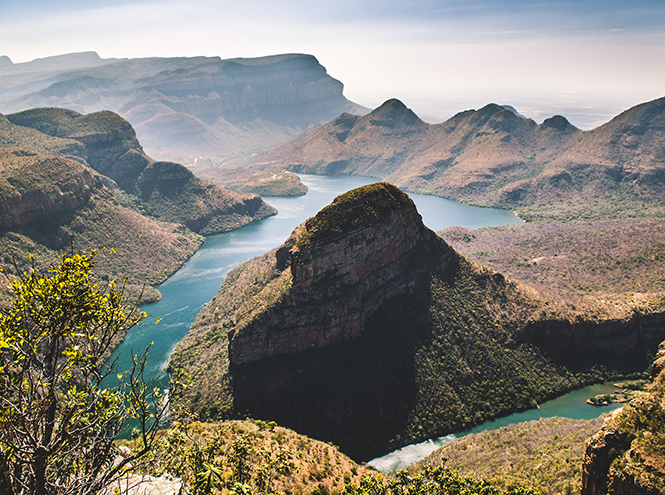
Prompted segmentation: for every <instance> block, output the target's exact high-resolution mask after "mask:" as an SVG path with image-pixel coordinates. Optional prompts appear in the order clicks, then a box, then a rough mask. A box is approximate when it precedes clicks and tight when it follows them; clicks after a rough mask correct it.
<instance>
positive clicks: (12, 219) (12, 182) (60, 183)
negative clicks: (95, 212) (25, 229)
mask: <svg viewBox="0 0 665 495" xmlns="http://www.w3.org/2000/svg"><path fill="white" fill-rule="evenodd" d="M0 163H2V167H0V228H1V229H12V228H15V227H21V226H25V225H28V224H30V223H32V222H35V221H38V220H42V221H43V220H45V219H47V218H49V217H50V216H52V215H57V214H61V213H68V212H73V211H75V210H77V209H79V208H81V207H82V206H83V205H85V204H86V203H87V201H88V200H89V199H90V197H91V196H92V194H93V192H94V191H95V190H96V189H99V188H101V187H102V181H101V179H100V178H99V176H97V175H94V174H93V173H92V172H91V171H90V169H89V168H87V167H85V166H83V165H81V164H79V163H77V162H75V161H73V160H67V159H65V158H58V157H50V156H43V155H39V154H37V153H33V152H31V151H27V150H22V149H11V148H0Z"/></svg>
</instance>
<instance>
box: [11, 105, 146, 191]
mask: <svg viewBox="0 0 665 495" xmlns="http://www.w3.org/2000/svg"><path fill="white" fill-rule="evenodd" d="M7 119H8V120H9V121H10V122H11V123H13V124H15V125H19V126H23V127H28V128H31V129H35V130H37V131H39V132H42V133H44V134H47V135H49V136H53V137H58V138H67V139H73V140H75V141H78V142H80V143H81V144H83V145H84V146H85V148H84V150H83V153H82V155H81V158H82V159H83V160H84V161H85V163H86V164H87V165H88V166H90V167H91V168H93V169H94V170H96V171H97V172H99V173H101V174H104V175H105V176H107V177H110V178H111V179H113V180H114V181H115V182H116V183H117V184H118V185H119V186H120V187H121V188H122V189H125V190H126V191H128V192H131V191H132V190H133V188H134V184H135V183H136V180H137V179H138V177H139V176H140V175H141V173H142V172H143V170H144V169H145V168H146V166H148V164H149V163H150V161H151V160H150V159H149V158H148V157H147V156H146V154H145V153H144V152H143V148H142V147H141V145H140V144H139V142H138V139H136V133H135V132H134V129H133V128H132V126H131V125H130V123H129V122H127V121H126V120H125V119H123V118H122V117H120V116H119V115H117V114H115V113H113V112H108V111H103V112H97V113H93V114H89V115H82V114H80V113H78V112H74V111H73V110H66V109H63V108H35V109H32V110H26V111H24V112H20V113H17V114H13V115H8V116H7Z"/></svg>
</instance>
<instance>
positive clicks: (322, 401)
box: [170, 183, 665, 459]
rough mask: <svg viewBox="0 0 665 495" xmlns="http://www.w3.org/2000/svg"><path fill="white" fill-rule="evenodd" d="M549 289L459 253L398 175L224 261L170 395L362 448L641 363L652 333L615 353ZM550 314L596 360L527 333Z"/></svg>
mask: <svg viewBox="0 0 665 495" xmlns="http://www.w3.org/2000/svg"><path fill="white" fill-rule="evenodd" d="M547 303H548V301H546V300H544V299H543V298H542V297H541V296H540V295H539V294H538V293H536V292H535V291H533V290H531V289H528V288H527V287H525V286H522V285H520V284H518V283H516V282H513V281H510V280H508V279H506V278H505V277H504V276H502V275H501V274H500V273H497V272H495V271H493V270H490V269H487V268H484V267H482V266H479V265H476V264H475V263H472V262H470V261H469V260H467V259H465V258H464V257H462V256H460V255H459V254H458V253H456V252H455V251H454V250H453V249H452V248H450V246H448V245H447V244H446V243H445V242H444V241H443V240H442V239H440V238H438V237H437V236H436V235H435V234H434V233H432V232H431V231H429V230H428V229H427V228H426V227H424V225H423V224H422V221H421V220H420V218H419V215H418V213H417V211H416V210H415V207H414V206H413V203H412V202H411V201H410V199H409V198H408V197H407V196H406V195H405V194H404V193H403V192H401V191H400V190H399V189H397V188H395V187H394V186H392V185H390V184H386V183H379V184H374V185H370V186H365V187H363V188H359V189H356V190H353V191H350V192H348V193H346V194H344V195H342V196H340V197H338V198H337V199H336V200H335V201H334V202H333V203H332V204H331V205H330V206H328V207H326V208H324V209H323V210H322V211H321V212H319V214H317V215H316V216H315V217H313V218H311V219H309V220H308V221H307V222H305V223H304V224H302V225H301V226H300V227H298V228H296V230H295V231H294V232H293V234H292V235H291V237H290V238H289V239H288V240H287V242H286V243H285V244H284V245H282V246H281V247H279V248H277V249H275V250H273V251H271V252H269V253H267V254H266V255H264V256H262V257H259V258H256V259H254V260H251V261H249V262H246V263H244V264H242V265H241V266H240V267H238V268H236V269H235V270H233V271H232V272H231V273H230V274H229V275H228V277H227V279H226V280H225V281H224V283H223V284H222V288H221V289H220V292H219V293H218V295H217V296H216V297H215V298H214V299H213V300H212V301H211V302H210V303H209V304H208V305H206V307H205V308H204V309H203V310H202V311H201V313H200V314H199V316H198V318H197V320H196V322H195V323H194V324H193V325H192V328H191V330H190V332H189V334H188V335H187V336H186V337H185V338H184V339H183V340H182V341H181V342H180V343H179V344H178V346H177V348H176V351H175V353H174V354H173V356H172V359H171V363H170V367H171V368H172V369H177V368H183V369H184V370H185V371H186V372H188V373H191V374H192V375H193V378H194V380H195V382H196V384H197V386H196V387H195V388H194V389H191V390H189V391H187V392H186V393H185V394H184V395H182V396H180V397H174V398H173V400H174V402H175V403H179V404H185V405H186V406H187V407H188V408H189V409H190V410H193V411H195V412H196V413H197V414H198V415H199V417H200V418H201V419H213V418H214V419H218V418H225V417H232V416H234V415H244V414H248V415H250V416H252V417H256V418H261V419H265V420H274V421H277V422H278V423H280V424H283V425H286V426H288V427H291V428H294V429H296V430H297V431H300V432H302V433H304V434H307V435H310V436H314V437H316V438H320V439H323V440H326V441H331V442H333V443H335V444H336V445H339V446H340V448H341V449H342V450H343V451H344V452H346V453H348V454H349V455H351V456H352V457H354V458H356V459H367V458H370V457H372V456H374V455H378V454H380V453H384V452H386V451H388V450H390V449H393V448H396V447H399V446H402V445H404V444H406V443H410V442H412V441H414V440H418V439H424V438H429V437H432V436H436V435H442V434H446V433H449V432H452V431H456V430H458V429H462V428H464V427H468V426H471V425H473V424H477V423H479V422H481V421H482V420H484V419H488V418H491V417H495V416H499V415H503V414H505V413H507V412H509V411H514V410H518V409H525V408H528V407H532V406H533V405H534V404H535V403H537V402H540V401H542V400H544V399H546V398H550V397H553V396H555V395H557V394H560V393H562V392H564V391H566V390H570V389H572V388H575V387H577V386H581V385H583V384H585V383H589V382H593V381H595V380H598V379H599V378H600V377H601V375H599V373H598V369H597V368H595V366H598V365H604V366H606V367H607V368H608V369H623V370H633V371H635V370H640V369H643V364H644V362H646V359H647V358H646V351H647V350H648V348H650V345H651V344H650V343H651V340H650V339H646V340H641V341H640V345H636V346H634V350H635V352H634V353H633V354H632V355H630V356H629V357H630V359H624V360H621V359H619V360H616V359H615V358H616V355H619V354H620V353H618V352H617V353H616V354H611V353H606V352H605V351H606V350H607V345H608V342H607V341H603V340H602V339H600V340H596V338H597V337H598V335H597V334H595V333H594V332H595V331H596V322H586V323H585V322H584V321H577V322H576V323H575V320H567V319H557V318H556V315H557V314H558V313H557V311H558V309H560V308H557V307H555V306H556V305H548V304H547ZM539 321H542V322H547V321H556V324H555V325H554V326H553V327H552V331H553V332H555V333H556V332H559V333H560V334H561V335H564V334H565V335H568V334H567V333H566V332H568V333H570V332H575V333H577V334H578V335H577V338H578V339H579V340H580V341H584V342H587V343H588V345H587V347H586V348H585V352H588V353H589V354H592V355H594V357H597V358H598V359H593V360H589V361H588V362H587V361H584V360H582V361H577V362H576V363H574V364H575V365H574V366H571V363H570V362H569V361H567V360H565V359H561V353H559V352H557V349H556V347H555V346H554V345H551V343H549V342H544V341H539V340H538V339H537V338H536V337H538V333H537V332H536V333H535V334H530V333H529V332H525V329H527V328H533V327H532V326H533V325H537V324H538V322H539ZM620 331H623V330H620ZM630 331H631V330H630V329H627V330H626V332H627V333H630ZM614 337H617V335H615V336H614ZM650 337H653V338H657V339H658V340H656V342H658V341H660V340H661V339H662V338H663V337H665V329H664V328H663V327H662V326H658V327H657V328H656V329H655V331H654V332H653V333H652V334H650ZM545 340H546V339H545ZM615 343H616V344H617V345H620V346H621V347H622V349H623V350H626V348H629V347H630V346H632V345H633V341H631V339H630V338H626V339H623V338H617V339H616V341H615ZM612 345H614V344H612ZM651 347H653V346H651ZM629 354H630V353H629Z"/></svg>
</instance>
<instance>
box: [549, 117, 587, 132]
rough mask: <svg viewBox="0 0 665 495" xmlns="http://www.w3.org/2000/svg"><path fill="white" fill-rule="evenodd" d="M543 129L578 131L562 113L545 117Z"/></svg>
mask: <svg viewBox="0 0 665 495" xmlns="http://www.w3.org/2000/svg"><path fill="white" fill-rule="evenodd" d="M540 128H541V129H543V130H544V129H555V130H557V131H559V132H567V131H576V130H578V129H577V127H575V126H574V125H573V124H571V123H570V122H568V119H567V118H566V117H563V116H562V115H554V116H552V117H550V118H549V119H545V120H544V121H543V123H542V124H540Z"/></svg>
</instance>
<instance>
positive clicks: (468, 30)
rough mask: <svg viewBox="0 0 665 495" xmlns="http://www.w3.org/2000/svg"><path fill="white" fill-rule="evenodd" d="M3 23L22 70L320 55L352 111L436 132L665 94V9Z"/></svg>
mask: <svg viewBox="0 0 665 495" xmlns="http://www.w3.org/2000/svg"><path fill="white" fill-rule="evenodd" d="M0 14H1V15H0V55H6V56H8V57H10V59H11V60H12V61H13V62H14V63H21V62H27V61H31V60H33V59H36V58H45V57H49V56H54V55H60V54H65V53H74V52H83V51H95V52H97V53H98V54H99V55H100V56H101V57H103V58H138V57H148V56H159V57H172V56H198V55H204V56H219V57H221V58H235V57H257V56H265V55H272V54H278V53H308V54H312V55H314V56H315V57H317V59H318V60H319V61H320V62H321V64H322V65H324V66H325V67H326V69H327V70H328V73H329V74H330V75H331V76H332V77H335V78H336V79H339V80H340V81H342V82H343V83H344V86H345V89H344V94H345V96H346V97H347V98H349V99H350V100H352V101H354V102H356V103H359V104H360V105H364V106H366V107H369V108H375V107H376V106H378V105H380V104H381V103H382V102H383V101H385V100H387V99H389V98H398V99H400V100H401V101H403V102H404V103H405V104H406V105H407V106H409V107H410V108H412V109H413V110H414V111H415V112H416V113H417V114H419V115H421V116H422V117H423V118H424V119H426V120H428V121H441V120H445V119H447V118H449V117H451V116H452V115H453V114H455V113H457V112H459V111H463V110H465V109H468V108H480V107H482V106H484V105H486V104H488V103H490V102H492V103H498V104H502V105H512V106H514V107H515V108H516V109H517V110H518V111H519V112H520V113H522V114H523V115H525V116H527V117H530V118H533V119H534V120H536V121H537V122H542V120H544V119H545V118H547V117H550V116H552V115H554V114H561V115H564V116H565V117H567V118H568V119H569V120H570V121H571V123H573V124H574V125H576V126H578V127H580V128H583V129H589V128H593V127H596V126H598V125H600V124H602V123H604V122H606V121H607V120H609V119H610V118H612V117H613V116H615V115H616V114H618V113H620V112H621V111H623V110H625V109H627V108H629V107H631V106H634V105H636V104H639V103H642V102H645V101H649V100H653V99H656V98H659V97H662V96H665V88H664V85H663V81H665V64H662V63H658V61H662V60H665V7H663V6H662V3H661V2H660V1H659V0H648V1H647V0H638V1H634V2H631V4H630V5H628V4H626V3H625V2H620V1H617V0H588V1H584V2H570V1H569V2H566V1H563V2H556V3H553V2H549V1H544V0H541V1H519V0H513V1H508V0H503V1H490V0H475V1H462V0H448V1H431V0H412V1H410V2H404V1H395V0H393V1H382V2H377V1H355V2H351V1H348V0H342V1H340V2H336V3H334V4H332V3H329V2H321V1H307V2H305V1H303V0H288V1H281V2H267V1H266V0H248V1H246V2H243V3H242V4H240V3H227V2H212V1H210V0H190V1H188V2H183V1H181V0H176V1H170V2H169V1H167V2H159V3H158V2H154V1H152V0H121V1H118V2H114V3H113V6H112V7H111V6H108V5H107V4H106V2H103V1H101V0H87V1H85V2H83V1H81V0H56V1H46V0H35V1H31V2H25V0H23V1H21V2H18V1H16V0H6V1H4V2H3V5H2V7H0Z"/></svg>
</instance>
